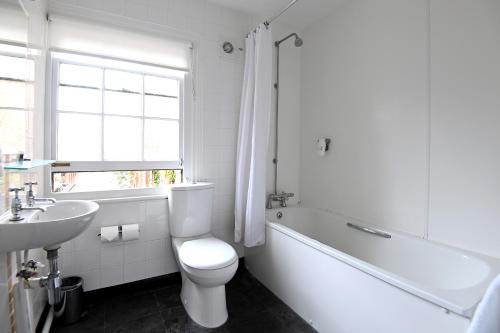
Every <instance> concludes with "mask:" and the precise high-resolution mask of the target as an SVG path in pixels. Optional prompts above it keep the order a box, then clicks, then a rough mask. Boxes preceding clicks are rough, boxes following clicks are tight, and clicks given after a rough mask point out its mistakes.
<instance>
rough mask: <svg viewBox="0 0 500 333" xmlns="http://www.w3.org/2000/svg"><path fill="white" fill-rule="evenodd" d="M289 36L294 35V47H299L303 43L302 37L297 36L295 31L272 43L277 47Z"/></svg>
mask: <svg viewBox="0 0 500 333" xmlns="http://www.w3.org/2000/svg"><path fill="white" fill-rule="evenodd" d="M290 37H295V42H294V45H295V46H296V47H301V46H302V44H304V41H303V40H302V38H300V37H299V35H297V34H296V33H295V32H294V33H291V34H289V35H288V36H286V37H285V38H283V39H282V40H279V41H277V42H275V43H274V45H275V46H276V47H279V46H280V44H281V43H283V42H284V41H286V40H287V39H289V38H290Z"/></svg>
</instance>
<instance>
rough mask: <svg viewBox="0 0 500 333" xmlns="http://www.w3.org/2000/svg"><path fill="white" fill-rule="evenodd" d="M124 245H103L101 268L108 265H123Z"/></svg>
mask: <svg viewBox="0 0 500 333" xmlns="http://www.w3.org/2000/svg"><path fill="white" fill-rule="evenodd" d="M123 248H124V246H123V245H118V244H116V245H115V244H114V245H113V246H103V247H102V248H101V269H102V267H106V266H117V265H123Z"/></svg>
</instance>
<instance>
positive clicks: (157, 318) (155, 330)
mask: <svg viewBox="0 0 500 333" xmlns="http://www.w3.org/2000/svg"><path fill="white" fill-rule="evenodd" d="M136 332H141V333H165V325H164V324H163V320H162V317H161V315H160V314H159V313H155V314H151V315H147V316H145V317H140V318H136V319H134V320H131V321H127V322H123V323H119V324H108V323H107V324H106V329H105V333H136Z"/></svg>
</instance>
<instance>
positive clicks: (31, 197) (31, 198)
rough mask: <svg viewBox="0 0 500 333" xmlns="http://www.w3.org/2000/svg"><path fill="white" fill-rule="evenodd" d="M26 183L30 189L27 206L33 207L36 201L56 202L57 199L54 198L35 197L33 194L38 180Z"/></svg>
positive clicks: (27, 193) (27, 194) (27, 195)
mask: <svg viewBox="0 0 500 333" xmlns="http://www.w3.org/2000/svg"><path fill="white" fill-rule="evenodd" d="M24 185H26V186H28V191H26V206H28V207H33V206H34V205H35V203H36V202H51V203H53V204H55V203H56V199H53V198H35V195H34V194H33V185H38V183H37V182H27V183H24Z"/></svg>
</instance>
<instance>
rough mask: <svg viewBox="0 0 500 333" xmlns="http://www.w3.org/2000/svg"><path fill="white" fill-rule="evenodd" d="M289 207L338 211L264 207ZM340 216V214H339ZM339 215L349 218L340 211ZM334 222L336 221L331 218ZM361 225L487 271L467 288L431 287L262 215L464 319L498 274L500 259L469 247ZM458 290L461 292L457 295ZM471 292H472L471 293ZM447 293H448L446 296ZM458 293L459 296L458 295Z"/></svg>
mask: <svg viewBox="0 0 500 333" xmlns="http://www.w3.org/2000/svg"><path fill="white" fill-rule="evenodd" d="M287 209H288V210H290V209H310V210H317V211H320V212H323V213H326V214H331V215H339V214H336V213H334V212H331V211H327V210H323V209H317V208H310V207H305V206H302V205H294V206H290V207H286V208H283V207H279V208H273V209H269V210H266V212H269V211H276V212H277V211H280V210H287ZM339 216H340V215H339ZM342 218H346V219H350V218H347V217H345V216H343V215H342ZM334 223H337V222H334ZM362 225H364V226H368V227H373V228H376V229H377V230H380V231H385V232H389V233H390V234H391V235H397V236H398V237H402V238H412V239H414V240H417V241H421V242H426V243H427V242H428V243H431V244H432V245H434V246H438V247H444V248H445V249H448V250H452V251H456V252H459V253H460V254H463V255H466V256H469V257H474V258H476V259H478V260H480V261H482V262H483V263H484V264H486V265H487V266H488V268H489V273H488V275H487V277H486V278H485V279H484V280H483V281H482V282H481V283H479V284H476V285H474V286H472V287H469V288H464V289H458V290H443V289H435V288H432V287H426V286H425V285H422V284H420V283H418V282H416V281H412V280H409V279H406V278H404V277H401V276H399V275H397V274H394V273H391V272H390V271H387V270H385V269H383V268H380V267H378V266H375V265H373V264H370V263H368V262H366V261H364V260H361V259H358V258H356V257H354V256H351V255H350V254H347V253H345V252H342V251H340V250H337V249H335V248H333V247H331V246H329V245H327V244H324V243H322V242H320V241H318V240H316V239H313V238H311V237H309V236H306V235H304V234H301V233H300V232H298V231H296V230H294V229H292V228H290V227H288V226H286V225H283V224H281V223H279V222H275V221H269V220H268V219H267V217H266V228H272V229H274V230H276V231H278V232H280V233H283V234H285V235H287V236H290V237H292V238H294V239H295V240H297V241H299V242H301V243H303V244H305V245H307V246H310V247H312V248H314V249H316V250H318V251H320V252H322V253H323V254H326V255H328V256H329V257H332V258H333V259H336V260H339V261H342V262H343V263H345V264H347V265H350V266H351V267H353V268H355V269H358V270H360V271H362V272H364V273H366V274H369V275H371V276H373V277H375V278H377V279H379V280H381V281H383V282H385V283H388V284H390V285H392V286H394V287H396V288H398V289H401V290H403V291H405V292H408V293H410V294H411V295H413V296H416V297H418V298H421V299H423V300H425V301H427V302H430V303H432V304H434V305H436V306H438V307H441V308H442V309H443V310H444V311H450V312H453V313H455V314H457V315H459V316H462V317H465V318H467V319H471V318H472V316H473V314H474V311H475V309H476V307H477V305H478V304H479V302H480V301H481V298H482V296H483V294H484V292H485V291H486V288H487V287H488V285H489V284H490V283H491V281H492V280H493V279H494V277H495V276H496V275H497V274H499V272H500V260H498V259H496V258H493V257H489V256H486V255H483V254H479V253H475V252H472V251H468V250H464V249H460V248H456V247H453V246H449V245H446V244H442V243H438V242H435V241H431V240H427V239H423V238H420V237H417V236H414V235H408V234H406V233H401V232H397V231H394V230H386V229H384V228H381V227H379V226H376V225H370V224H367V223H362ZM450 294H455V296H457V295H458V299H455V300H450V299H449V298H450ZM460 294H462V295H460ZM471 294H473V295H472V296H471ZM447 296H448V297H447ZM460 296H462V297H460ZM471 297H473V298H474V299H475V300H474V301H473V302H472V303H471V300H470V298H471Z"/></svg>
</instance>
